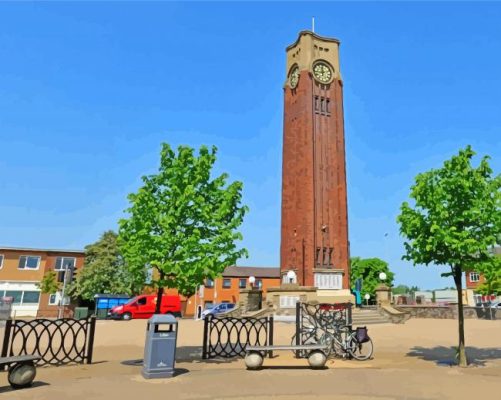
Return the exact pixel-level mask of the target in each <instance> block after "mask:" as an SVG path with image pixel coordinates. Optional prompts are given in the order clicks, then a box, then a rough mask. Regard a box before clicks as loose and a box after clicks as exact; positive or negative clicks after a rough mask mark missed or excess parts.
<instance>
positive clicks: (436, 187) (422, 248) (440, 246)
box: [397, 146, 501, 366]
mask: <svg viewBox="0 0 501 400" xmlns="http://www.w3.org/2000/svg"><path fill="white" fill-rule="evenodd" d="M474 155H475V153H474V152H473V150H472V149H471V147H470V146H468V147H467V148H466V149H464V150H460V151H459V154H458V155H455V156H453V157H452V158H451V159H450V160H447V161H445V163H444V165H443V167H442V168H439V169H432V170H430V171H428V172H425V173H421V174H419V175H417V177H416V179H415V184H414V185H413V186H412V187H411V193H410V197H411V199H413V202H414V205H413V206H411V205H410V204H409V203H407V202H404V203H403V204H402V206H401V213H400V215H399V216H398V218H397V220H398V222H399V223H400V233H401V234H402V235H403V236H404V237H405V238H406V239H407V241H406V242H405V243H404V245H405V251H406V253H405V255H404V256H403V258H404V259H406V260H409V261H412V262H413V263H414V265H417V264H425V265H430V264H436V265H446V266H449V267H450V268H451V272H450V273H445V274H442V275H443V276H452V277H453V278H454V283H455V285H456V290H457V293H458V315H459V317H458V328H459V329H458V330H459V346H458V355H459V365H460V366H466V365H467V359H466V352H465V340H464V317H463V296H462V282H461V278H462V273H463V271H464V270H472V269H474V268H473V266H474V265H476V264H478V263H479V262H483V261H485V260H487V259H488V257H489V256H488V248H489V246H492V245H493V244H495V242H496V236H497V235H499V233H500V231H501V213H500V209H501V208H500V205H501V204H500V201H501V197H500V187H501V177H500V176H499V175H497V176H493V172H492V169H491V168H490V166H489V163H488V157H484V158H483V159H482V160H481V162H480V165H479V166H478V167H477V168H474V167H473V166H472V164H471V160H472V158H473V156H474Z"/></svg>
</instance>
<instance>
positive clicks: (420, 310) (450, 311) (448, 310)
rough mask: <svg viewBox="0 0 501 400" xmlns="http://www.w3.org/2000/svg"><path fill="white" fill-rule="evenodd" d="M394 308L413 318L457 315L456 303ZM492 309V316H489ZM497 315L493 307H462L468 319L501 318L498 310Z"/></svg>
mask: <svg viewBox="0 0 501 400" xmlns="http://www.w3.org/2000/svg"><path fill="white" fill-rule="evenodd" d="M395 308H396V309H397V310H399V311H403V312H407V313H409V314H410V315H411V317H413V318H438V319H457V317H458V308H457V305H449V306H426V305H421V306H407V305H399V306H395ZM491 311H492V317H491ZM498 314H499V315H498V316H496V310H495V309H492V310H490V309H488V308H482V307H464V308H463V316H464V318H469V319H476V318H481V319H496V317H497V318H501V313H499V312H498Z"/></svg>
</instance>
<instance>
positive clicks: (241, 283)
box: [238, 278, 247, 289]
mask: <svg viewBox="0 0 501 400" xmlns="http://www.w3.org/2000/svg"><path fill="white" fill-rule="evenodd" d="M246 286H247V279H245V278H242V279H239V280H238V287H239V288H240V289H245V287H246Z"/></svg>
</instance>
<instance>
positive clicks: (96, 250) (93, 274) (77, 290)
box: [68, 230, 144, 300]
mask: <svg viewBox="0 0 501 400" xmlns="http://www.w3.org/2000/svg"><path fill="white" fill-rule="evenodd" d="M143 283H144V282H143V280H142V279H139V280H138V279H136V280H134V276H133V275H132V274H130V273H129V271H128V270H127V268H126V267H125V263H124V259H123V257H122V255H121V254H120V250H119V248H118V244H117V234H116V233H115V232H113V231H111V230H110V231H106V232H104V233H103V234H102V235H101V237H100V238H99V240H98V241H97V242H95V243H92V244H90V245H88V246H86V247H85V263H84V267H83V268H82V269H81V270H80V271H79V272H78V274H77V279H76V281H75V282H74V283H73V284H72V285H71V286H70V287H69V290H68V293H69V294H70V295H71V296H72V297H81V298H82V299H85V300H94V295H95V294H97V293H109V294H128V295H132V294H135V293H138V292H140V291H141V289H142V286H143Z"/></svg>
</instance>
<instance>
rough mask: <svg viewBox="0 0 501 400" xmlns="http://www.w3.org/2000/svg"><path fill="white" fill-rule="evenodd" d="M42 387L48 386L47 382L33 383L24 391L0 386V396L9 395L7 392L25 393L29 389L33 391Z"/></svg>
mask: <svg viewBox="0 0 501 400" xmlns="http://www.w3.org/2000/svg"><path fill="white" fill-rule="evenodd" d="M42 386H49V384H48V383H47V382H40V381H38V382H37V381H35V382H33V384H32V385H31V386H30V387H27V388H25V389H12V387H11V386H10V385H9V386H0V394H2V393H9V392H19V391H23V392H24V391H26V390H30V389H35V388H37V387H42Z"/></svg>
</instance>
